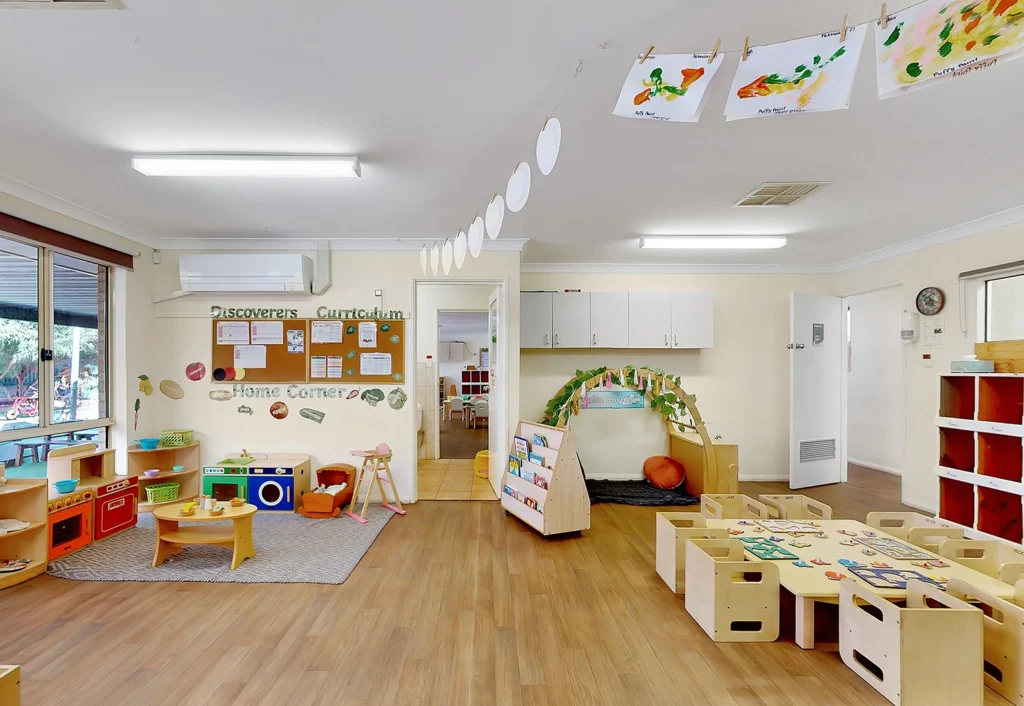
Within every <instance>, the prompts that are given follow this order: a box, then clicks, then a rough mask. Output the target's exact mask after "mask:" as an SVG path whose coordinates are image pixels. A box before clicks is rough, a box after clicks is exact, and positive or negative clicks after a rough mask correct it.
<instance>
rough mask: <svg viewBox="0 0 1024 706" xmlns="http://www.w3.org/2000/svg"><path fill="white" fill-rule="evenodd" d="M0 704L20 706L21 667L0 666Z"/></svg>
mask: <svg viewBox="0 0 1024 706" xmlns="http://www.w3.org/2000/svg"><path fill="white" fill-rule="evenodd" d="M0 704H3V706H21V667H19V666H17V665H7V664H0Z"/></svg>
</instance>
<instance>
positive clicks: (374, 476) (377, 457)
mask: <svg viewBox="0 0 1024 706" xmlns="http://www.w3.org/2000/svg"><path fill="white" fill-rule="evenodd" d="M352 455H353V456H355V457H357V458H361V459H363V465H362V466H360V467H359V472H358V473H357V474H356V482H355V483H354V484H353V487H352V504H351V505H350V506H349V509H348V512H346V513H345V514H346V515H348V516H349V517H351V518H352V519H353V520H355V521H356V522H359V523H362V524H364V525H365V524H366V508H367V506H368V505H369V504H370V496H371V495H373V483H374V481H376V482H377V490H379V491H380V499H381V504H382V505H384V507H386V508H387V509H388V510H391V511H392V512H395V513H397V514H399V515H404V514H405V510H403V509H402V501H401V500H400V499H399V498H398V488H396V487H395V479H394V478H392V476H391V467H390V466H389V465H388V461H390V460H391V447H390V446H388V445H387V444H377V448H375V449H374V450H372V451H353V452H352ZM381 470H383V471H384V473H386V474H387V478H382V477H381V475H380V472H381ZM363 483H366V484H367V485H368V486H369V487H368V488H367V489H366V497H365V498H363V511H362V513H360V514H358V515H357V514H356V513H355V510H356V499H357V498H358V497H359V489H360V488H362V487H363V486H362V484H363ZM384 483H387V484H388V485H390V486H391V492H393V493H394V494H395V504H394V505H392V504H391V503H389V502H388V496H387V493H385V492H384ZM396 506H397V507H396Z"/></svg>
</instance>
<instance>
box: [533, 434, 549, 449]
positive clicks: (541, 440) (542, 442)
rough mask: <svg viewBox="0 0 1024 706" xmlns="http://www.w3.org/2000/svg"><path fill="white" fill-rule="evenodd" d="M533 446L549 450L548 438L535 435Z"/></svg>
mask: <svg viewBox="0 0 1024 706" xmlns="http://www.w3.org/2000/svg"><path fill="white" fill-rule="evenodd" d="M533 445H534V446H543V447H544V448H547V446H548V440H547V437H544V436H541V435H540V434H534V435H533Z"/></svg>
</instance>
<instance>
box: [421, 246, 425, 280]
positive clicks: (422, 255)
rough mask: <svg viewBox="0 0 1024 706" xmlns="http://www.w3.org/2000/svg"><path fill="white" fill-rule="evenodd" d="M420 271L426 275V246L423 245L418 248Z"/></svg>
mask: <svg viewBox="0 0 1024 706" xmlns="http://www.w3.org/2000/svg"><path fill="white" fill-rule="evenodd" d="M420 271H422V272H423V276H424V277H426V276H427V246H426V245H424V246H423V247H422V248H420Z"/></svg>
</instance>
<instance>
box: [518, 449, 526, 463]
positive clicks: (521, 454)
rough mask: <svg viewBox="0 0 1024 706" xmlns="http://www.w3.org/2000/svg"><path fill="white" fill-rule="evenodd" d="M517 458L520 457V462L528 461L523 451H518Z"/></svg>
mask: <svg viewBox="0 0 1024 706" xmlns="http://www.w3.org/2000/svg"><path fill="white" fill-rule="evenodd" d="M516 456H518V457H519V460H520V461H525V460H526V454H524V453H523V452H522V451H516Z"/></svg>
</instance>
